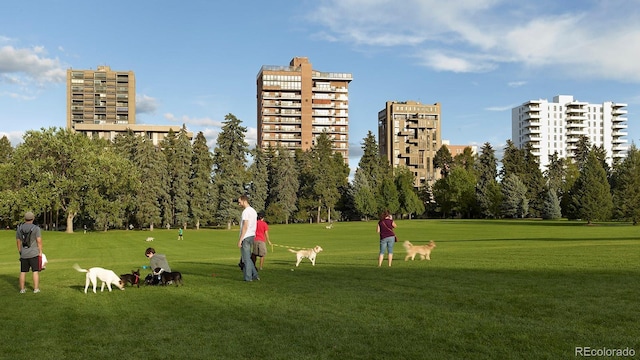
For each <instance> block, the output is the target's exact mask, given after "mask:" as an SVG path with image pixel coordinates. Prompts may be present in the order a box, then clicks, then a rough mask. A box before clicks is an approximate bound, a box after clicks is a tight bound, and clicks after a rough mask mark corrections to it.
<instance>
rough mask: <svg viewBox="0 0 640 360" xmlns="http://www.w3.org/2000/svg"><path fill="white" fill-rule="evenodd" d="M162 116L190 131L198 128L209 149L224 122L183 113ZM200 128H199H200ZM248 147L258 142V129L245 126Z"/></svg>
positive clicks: (213, 145) (214, 142)
mask: <svg viewBox="0 0 640 360" xmlns="http://www.w3.org/2000/svg"><path fill="white" fill-rule="evenodd" d="M164 118H165V119H167V120H169V121H171V122H175V123H179V124H181V125H182V124H185V125H187V128H188V129H189V130H190V131H193V128H194V127H195V128H199V130H196V131H202V133H203V135H204V136H205V138H206V139H207V144H208V145H209V147H210V148H211V149H213V148H214V147H215V144H216V141H217V139H218V134H220V131H221V130H222V127H223V126H224V123H223V122H222V121H219V120H214V119H211V118H208V117H205V118H191V117H189V116H186V115H183V116H181V117H178V116H175V115H174V114H171V113H166V114H164ZM200 129H201V130H200ZM244 140H245V141H246V142H247V144H249V147H250V148H252V147H254V146H255V145H256V143H257V142H258V129H257V128H255V127H250V126H249V127H247V131H246V133H245V139H244Z"/></svg>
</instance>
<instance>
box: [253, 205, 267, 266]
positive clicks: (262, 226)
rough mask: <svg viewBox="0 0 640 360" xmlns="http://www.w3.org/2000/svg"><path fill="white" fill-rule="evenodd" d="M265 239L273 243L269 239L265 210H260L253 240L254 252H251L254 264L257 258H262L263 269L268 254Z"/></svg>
mask: <svg viewBox="0 0 640 360" xmlns="http://www.w3.org/2000/svg"><path fill="white" fill-rule="evenodd" d="M265 240H266V241H268V242H269V245H272V244H271V240H269V225H267V222H266V221H264V211H260V212H259V213H258V221H257V222H256V237H255V240H254V242H253V253H252V254H251V260H252V261H253V264H254V265H257V264H256V258H258V257H259V258H260V267H259V269H260V270H262V266H263V265H264V257H265V256H266V255H267V244H266V243H265Z"/></svg>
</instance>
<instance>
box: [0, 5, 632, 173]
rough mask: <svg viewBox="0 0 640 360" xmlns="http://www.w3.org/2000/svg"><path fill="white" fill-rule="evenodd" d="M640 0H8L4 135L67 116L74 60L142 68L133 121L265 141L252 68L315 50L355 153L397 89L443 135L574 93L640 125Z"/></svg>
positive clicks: (0, 90)
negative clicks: (235, 130) (341, 96)
mask: <svg viewBox="0 0 640 360" xmlns="http://www.w3.org/2000/svg"><path fill="white" fill-rule="evenodd" d="M639 44H640V1H638V0H606V1H590V0H567V1H557V0H538V1H512V0H511V1H509V0H506V1H501V0H451V1H438V0H421V1H420V0H403V1H396V0H314V1H307V0H302V1H285V0H272V1H245V0H235V1H224V2H223V1H210V0H204V1H200V0H185V1H179V2H178V1H171V2H170V1H162V0H160V1H158V0H156V1H147V0H136V1H124V0H112V1H109V2H106V3H95V2H93V1H86V0H83V1H77V0H68V1H66V0H46V1H45V0H41V1H30V0H24V1H10V2H6V3H3V6H2V21H1V22H0V136H1V135H7V136H8V137H9V139H10V140H11V141H12V143H14V144H17V143H18V142H20V139H21V137H22V135H23V134H24V132H25V131H27V130H30V129H36V130H37V129H40V128H42V127H44V128H49V127H64V126H65V125H66V122H65V118H66V98H65V87H66V82H65V79H66V70H67V69H69V68H76V69H95V68H96V67H97V66H98V65H108V66H110V67H111V69H113V70H122V71H126V70H133V71H134V72H135V75H136V89H137V90H136V93H137V95H136V96H137V123H146V124H157V125H168V124H178V125H182V124H183V123H184V124H186V125H187V128H188V129H189V130H191V131H193V132H194V133H196V132H198V131H202V132H203V133H204V134H205V136H206V137H207V139H208V140H209V144H210V146H211V147H212V148H213V145H214V143H215V139H216V136H217V134H218V132H219V131H220V124H221V122H222V121H223V120H224V116H225V115H226V114H228V113H232V114H234V115H235V116H236V117H238V118H239V119H240V120H242V122H243V125H244V126H246V127H247V128H248V132H247V141H248V142H249V143H250V144H251V145H253V144H255V140H256V129H255V127H256V75H257V74H258V72H259V70H260V68H261V67H262V66H263V65H288V64H289V62H290V60H291V59H292V58H293V57H296V56H305V57H308V58H309V60H310V62H311V63H312V64H313V67H314V69H316V70H320V71H326V72H349V73H352V74H353V81H352V82H351V85H350V88H349V100H350V104H349V122H350V130H349V141H350V147H351V149H350V158H351V159H350V165H351V170H352V171H353V170H354V169H355V167H356V165H357V162H358V160H359V159H360V156H361V154H362V152H361V148H360V147H361V142H362V139H363V138H364V137H365V136H366V134H367V131H369V130H371V131H372V132H373V133H374V135H376V136H377V113H378V111H380V110H381V109H383V108H384V106H385V102H386V101H389V100H397V101H405V100H417V101H420V102H422V103H425V104H428V103H436V102H439V103H441V105H442V128H443V129H442V138H443V139H448V140H450V141H451V143H452V144H468V145H479V146H481V145H482V144H483V143H485V142H489V143H491V145H492V146H493V148H494V149H496V150H498V151H499V152H500V153H501V151H500V150H501V149H502V147H503V146H504V144H505V142H506V140H507V139H509V138H510V137H511V111H510V110H511V108H512V107H514V106H517V105H520V104H522V103H523V102H525V101H528V100H531V99H541V98H542V99H548V100H550V101H551V100H552V98H553V97H554V96H555V95H559V94H563V95H573V96H574V97H575V98H576V99H578V100H580V101H587V102H592V103H602V102H604V101H615V102H622V103H627V104H628V111H629V113H628V120H629V121H628V125H629V128H628V133H629V135H628V137H627V139H628V141H629V143H631V142H637V139H638V134H639V130H640V126H639V125H638V124H637V119H636V118H637V113H638V111H637V109H638V106H639V105H640V88H639V87H638V84H639V83H640V45H639Z"/></svg>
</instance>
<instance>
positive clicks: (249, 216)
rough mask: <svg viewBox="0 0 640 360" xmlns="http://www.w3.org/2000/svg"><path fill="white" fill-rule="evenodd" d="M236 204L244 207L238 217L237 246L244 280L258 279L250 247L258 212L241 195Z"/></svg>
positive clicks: (254, 233)
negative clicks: (242, 266) (238, 233)
mask: <svg viewBox="0 0 640 360" xmlns="http://www.w3.org/2000/svg"><path fill="white" fill-rule="evenodd" d="M238 204H239V205H240V206H242V207H243V208H244V210H242V216H241V218H240V237H239V239H238V247H239V248H240V256H241V257H242V262H243V263H244V268H243V272H244V281H253V280H260V277H259V276H258V270H256V266H255V265H254V264H253V261H251V247H252V246H253V240H254V239H255V236H256V222H257V221H258V214H257V213H256V211H255V210H254V209H253V208H252V207H251V206H250V205H249V198H248V197H247V196H246V195H242V196H240V197H239V198H238Z"/></svg>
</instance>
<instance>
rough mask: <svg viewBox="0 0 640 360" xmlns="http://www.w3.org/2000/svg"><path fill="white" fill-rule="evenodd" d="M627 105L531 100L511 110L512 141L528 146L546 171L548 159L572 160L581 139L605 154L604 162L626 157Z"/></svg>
mask: <svg viewBox="0 0 640 360" xmlns="http://www.w3.org/2000/svg"><path fill="white" fill-rule="evenodd" d="M626 107H627V104H622V103H615V102H611V101H607V102H603V103H602V104H590V103H588V102H583V101H578V100H575V99H574V98H573V96H570V95H558V96H555V97H554V98H553V101H552V102H548V101H547V100H542V99H541V100H530V101H527V102H525V103H523V104H522V105H520V106H517V107H515V108H513V109H512V110H511V133H512V135H511V136H512V141H513V143H514V145H515V146H517V147H518V148H523V147H524V146H525V144H527V143H531V145H532V148H533V155H534V156H536V157H538V159H539V163H540V169H541V170H543V171H544V170H546V168H547V166H548V165H549V156H551V155H553V154H554V153H556V152H557V153H558V156H559V157H560V158H567V159H573V157H574V151H575V150H576V149H577V146H576V145H577V143H578V140H579V139H580V137H581V136H586V137H587V138H588V139H589V143H590V144H591V145H595V146H601V147H603V148H604V150H605V151H606V152H607V161H608V162H609V164H612V162H613V160H614V159H621V158H624V157H625V156H626V151H627V145H626V144H627V140H626V139H625V136H627V132H626V131H625V130H626V129H627V117H626V114H627V110H626Z"/></svg>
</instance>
